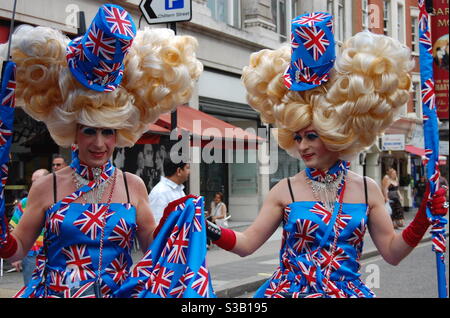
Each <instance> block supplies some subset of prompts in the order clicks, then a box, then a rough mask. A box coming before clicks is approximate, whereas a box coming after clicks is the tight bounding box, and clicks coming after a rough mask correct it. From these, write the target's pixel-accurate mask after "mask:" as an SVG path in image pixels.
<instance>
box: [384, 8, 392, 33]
mask: <svg viewBox="0 0 450 318" xmlns="http://www.w3.org/2000/svg"><path fill="white" fill-rule="evenodd" d="M383 3H384V5H383V31H384V35H387V36H390V35H391V34H392V30H391V2H390V1H383Z"/></svg>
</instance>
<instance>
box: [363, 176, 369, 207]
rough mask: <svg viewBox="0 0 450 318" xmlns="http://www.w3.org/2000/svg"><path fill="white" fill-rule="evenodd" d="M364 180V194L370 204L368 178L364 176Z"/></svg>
mask: <svg viewBox="0 0 450 318" xmlns="http://www.w3.org/2000/svg"><path fill="white" fill-rule="evenodd" d="M363 180H364V195H365V198H366V204H367V205H369V200H368V195H367V180H366V176H364V177H363Z"/></svg>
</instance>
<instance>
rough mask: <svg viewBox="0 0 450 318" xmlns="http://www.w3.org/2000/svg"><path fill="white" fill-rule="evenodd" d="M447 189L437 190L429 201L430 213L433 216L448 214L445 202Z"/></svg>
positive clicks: (444, 187)
mask: <svg viewBox="0 0 450 318" xmlns="http://www.w3.org/2000/svg"><path fill="white" fill-rule="evenodd" d="M446 194H447V187H446V186H443V187H441V188H440V189H439V190H437V191H436V192H435V193H434V195H433V198H432V199H431V208H430V209H431V213H433V214H434V215H446V214H447V213H448V202H447V201H446V200H445V195H446Z"/></svg>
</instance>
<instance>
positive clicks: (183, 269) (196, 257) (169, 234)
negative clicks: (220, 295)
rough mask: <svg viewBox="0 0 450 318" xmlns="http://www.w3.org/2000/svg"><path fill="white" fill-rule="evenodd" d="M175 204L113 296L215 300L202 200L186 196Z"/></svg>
mask: <svg viewBox="0 0 450 318" xmlns="http://www.w3.org/2000/svg"><path fill="white" fill-rule="evenodd" d="M176 203H177V205H174V206H173V207H171V209H173V211H172V212H171V213H170V214H169V216H168V218H167V220H166V221H165V223H164V225H163V226H162V228H161V230H160V231H159V233H158V235H157V236H156V237H155V239H154V241H153V242H152V244H151V245H150V247H149V249H148V251H147V253H146V254H145V255H144V257H143V258H142V260H141V261H139V262H138V263H137V264H136V265H135V267H134V269H133V270H132V273H131V275H130V278H129V279H128V281H127V282H126V283H124V284H123V285H122V287H121V288H120V289H119V290H118V291H117V292H116V293H115V295H116V296H117V297H126V298H128V297H133V298H208V297H215V294H214V290H213V288H212V284H211V277H210V274H209V271H208V268H207V266H206V231H205V217H204V208H203V205H204V202H203V198H202V197H192V196H186V197H184V198H182V199H180V200H177V201H176Z"/></svg>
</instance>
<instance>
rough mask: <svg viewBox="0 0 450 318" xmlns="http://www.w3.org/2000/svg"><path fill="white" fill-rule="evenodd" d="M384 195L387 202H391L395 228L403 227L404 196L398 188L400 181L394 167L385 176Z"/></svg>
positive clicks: (383, 182)
mask: <svg viewBox="0 0 450 318" xmlns="http://www.w3.org/2000/svg"><path fill="white" fill-rule="evenodd" d="M382 184H383V196H384V200H385V202H389V205H390V207H391V210H392V214H391V219H392V223H393V225H394V229H398V228H402V227H404V226H405V224H404V220H405V217H404V211H403V206H402V202H403V197H402V195H401V194H400V191H399V189H398V187H399V185H400V184H399V182H398V177H397V171H395V169H394V168H392V167H391V168H389V169H388V170H387V172H386V175H385V176H384V177H383V181H382Z"/></svg>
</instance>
